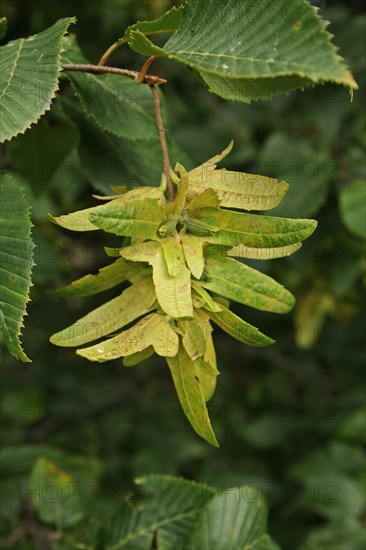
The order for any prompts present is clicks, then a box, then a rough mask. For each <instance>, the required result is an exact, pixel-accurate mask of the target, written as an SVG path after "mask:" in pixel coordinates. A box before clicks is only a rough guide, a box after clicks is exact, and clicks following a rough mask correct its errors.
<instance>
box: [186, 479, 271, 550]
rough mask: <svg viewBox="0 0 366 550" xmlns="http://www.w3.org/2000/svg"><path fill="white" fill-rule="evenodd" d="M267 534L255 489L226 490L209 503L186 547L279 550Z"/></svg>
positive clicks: (264, 514)
mask: <svg viewBox="0 0 366 550" xmlns="http://www.w3.org/2000/svg"><path fill="white" fill-rule="evenodd" d="M254 485H255V484H254ZM266 531H267V510H266V506H265V503H264V502H263V499H262V496H261V495H260V492H259V491H258V487H256V486H254V487H253V485H242V486H239V487H228V488H227V491H224V492H222V493H217V494H216V495H214V496H213V497H212V498H210V499H209V500H208V502H207V504H206V506H205V507H204V509H203V511H202V514H201V516H200V518H199V520H198V522H197V524H196V527H195V529H194V531H193V534H192V536H191V538H190V540H189V543H188V545H187V547H188V548H189V549H190V550H213V549H217V550H218V549H220V550H237V549H239V548H240V549H242V550H279V547H278V546H277V544H276V543H275V542H274V541H273V540H272V539H271V538H270V537H269V535H267V533H266Z"/></svg>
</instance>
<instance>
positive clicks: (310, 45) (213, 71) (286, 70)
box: [129, 0, 357, 102]
mask: <svg viewBox="0 0 366 550" xmlns="http://www.w3.org/2000/svg"><path fill="white" fill-rule="evenodd" d="M331 38H332V36H331V35H330V34H329V33H328V32H327V31H326V23H325V21H324V20H323V19H321V17H319V16H318V14H317V13H316V11H315V9H314V8H312V7H311V6H310V4H309V3H308V2H306V1H305V0H293V1H292V2H291V3H290V4H289V3H288V2H287V1H286V0H279V1H277V2H272V1H271V0H264V1H262V2H256V1H255V0H242V1H241V2H238V1H237V0H228V1H227V2H220V1H219V0H208V1H207V0H195V1H192V2H190V4H188V6H186V8H185V10H184V12H183V19H182V23H181V25H180V28H179V30H178V31H176V32H174V33H173V35H172V36H171V37H170V39H169V40H168V41H167V43H166V44H165V45H164V47H163V48H160V47H158V46H156V45H154V44H153V43H152V42H151V41H150V40H149V39H148V38H146V37H145V36H144V34H143V33H142V32H141V31H139V30H135V31H132V32H131V33H130V39H129V44H130V46H131V48H132V49H134V50H135V51H137V52H139V53H142V54H144V55H160V56H164V57H168V58H170V59H173V60H175V61H179V62H181V63H184V64H186V65H188V66H189V67H191V68H193V69H194V70H195V71H196V72H197V73H198V74H199V76H200V78H201V79H202V80H203V81H204V82H205V83H206V85H207V86H208V88H209V90H210V91H212V92H214V93H216V94H218V95H220V96H221V97H223V98H225V99H232V100H236V101H245V102H250V101H251V100H257V99H270V98H272V97H273V95H274V94H276V93H283V92H288V91H289V90H292V89H295V88H303V87H304V86H307V85H313V84H316V83H320V82H335V83H337V84H344V85H345V86H348V87H349V88H356V87H357V85H356V83H355V81H354V79H353V77H352V75H351V73H350V72H349V71H348V70H347V68H346V67H345V65H344V64H343V61H342V59H341V58H340V57H339V56H338V55H337V53H336V49H335V47H334V46H333V45H332V43H331Z"/></svg>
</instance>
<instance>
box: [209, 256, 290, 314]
mask: <svg viewBox="0 0 366 550" xmlns="http://www.w3.org/2000/svg"><path fill="white" fill-rule="evenodd" d="M204 275H205V277H204V278H202V279H201V280H200V283H199V284H201V285H202V286H203V287H204V288H207V289H208V290H211V291H212V292H216V293H217V294H221V295H222V296H224V297H225V298H229V300H234V301H235V302H240V303H241V304H245V305H248V306H251V307H254V308H256V309H260V310H264V311H273V312H276V313H287V312H288V311H290V310H291V309H292V307H293V306H294V303H295V299H294V297H293V296H292V294H291V293H290V292H289V291H288V290H286V289H285V288H284V287H283V286H282V285H280V284H279V283H277V282H276V281H274V280H273V279H272V278H271V277H268V275H264V274H263V273H260V272H259V271H257V270H256V269H253V268H251V267H248V266H247V265H245V264H243V263H240V262H238V261H236V260H232V259H231V258H222V257H220V256H216V255H215V254H214V250H213V251H211V250H209V253H208V255H207V257H206V264H205V271H204Z"/></svg>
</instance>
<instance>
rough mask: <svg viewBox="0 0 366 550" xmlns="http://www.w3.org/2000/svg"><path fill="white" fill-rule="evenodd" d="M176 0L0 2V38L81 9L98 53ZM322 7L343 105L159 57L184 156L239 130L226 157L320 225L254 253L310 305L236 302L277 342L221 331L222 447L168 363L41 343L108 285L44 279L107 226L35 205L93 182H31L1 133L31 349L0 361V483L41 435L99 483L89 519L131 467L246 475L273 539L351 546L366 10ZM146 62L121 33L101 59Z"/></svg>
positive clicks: (361, 408) (357, 533)
mask: <svg viewBox="0 0 366 550" xmlns="http://www.w3.org/2000/svg"><path fill="white" fill-rule="evenodd" d="M170 5H171V3H170V2H167V1H164V0H161V1H154V2H148V1H142V2H125V1H120V2H117V1H115V0H114V1H113V2H109V1H101V2H97V1H95V2H90V1H85V2H84V1H79V2H68V1H67V0H66V1H65V2H62V3H61V2H57V3H52V2H50V1H49V0H45V1H35V2H24V1H21V0H19V1H15V0H13V1H10V2H8V1H6V0H3V1H2V9H3V14H4V15H6V16H7V17H8V20H9V23H8V34H7V37H6V39H12V38H18V37H20V36H24V37H26V36H28V35H29V34H32V33H36V32H39V31H40V30H43V29H44V28H46V27H47V26H49V25H51V24H52V23H53V22H54V21H55V20H57V19H58V18H60V17H64V16H68V15H76V16H77V17H78V23H77V25H76V26H74V27H73V29H72V30H73V32H76V34H77V35H78V38H79V42H80V45H81V46H82V48H83V49H84V51H85V53H86V54H87V55H88V57H89V59H90V60H92V61H94V62H97V60H98V59H99V57H100V55H101V54H102V53H103V51H104V50H105V49H106V47H107V46H108V45H110V44H111V43H112V42H113V41H114V40H115V39H116V38H118V37H119V36H121V35H122V33H123V30H124V29H125V27H126V26H127V25H128V24H130V23H132V22H134V21H136V19H146V18H154V17H157V16H159V15H160V14H161V13H162V12H163V11H165V10H166V9H167V8H168V7H169V6H170ZM323 14H324V16H325V17H326V18H327V19H329V20H330V21H331V23H332V24H331V27H330V30H331V32H332V33H334V34H335V39H334V42H335V43H336V44H337V45H338V46H339V47H340V49H341V54H342V55H343V56H344V57H345V59H346V61H347V63H348V64H349V66H350V67H351V69H352V71H353V73H354V75H355V77H356V80H357V82H358V84H359V87H360V90H359V91H357V92H355V95H354V100H353V102H350V101H349V96H348V93H347V91H346V90H344V89H338V88H336V87H335V86H321V87H318V88H316V89H313V90H307V91H305V92H299V93H292V94H290V95H289V96H285V97H279V98H277V99H276V100H274V101H272V102H262V103H257V104H254V105H251V106H247V105H244V104H239V103H232V102H224V101H223V100H221V99H220V98H218V97H216V96H213V95H210V94H208V93H207V92H206V90H205V89H204V88H203V86H202V85H201V84H200V82H199V81H198V80H197V79H196V78H195V77H194V75H193V74H191V73H190V71H189V70H188V69H187V68H185V67H184V66H182V65H176V64H174V63H172V62H169V61H166V60H161V61H158V62H156V63H155V65H154V72H156V73H157V74H160V75H162V76H164V77H165V78H167V79H168V80H169V84H168V85H167V86H166V87H165V88H164V92H165V94H166V103H167V110H168V115H169V126H170V129H171V132H172V135H173V137H174V138H175V139H176V140H177V141H178V143H179V144H180V146H181V148H182V149H183V150H184V151H185V152H186V153H187V154H188V156H189V157H190V158H191V159H192V163H193V165H194V164H196V163H200V162H203V161H204V160H206V159H207V158H209V157H210V156H213V155H214V154H216V153H217V152H218V151H220V150H222V149H223V148H224V147H225V146H226V145H227V143H228V142H229V141H230V139H234V141H235V149H234V152H233V153H232V155H231V156H230V157H229V159H228V161H227V166H230V167H231V168H234V169H242V170H245V171H249V172H259V173H264V174H269V175H277V176H279V177H284V176H286V177H287V179H288V180H289V181H290V183H291V184H292V188H293V191H292V192H290V193H289V195H288V197H287V198H286V201H287V202H285V203H284V205H283V207H280V208H279V209H277V212H278V213H279V214H280V215H288V216H294V217H301V216H304V217H306V216H308V217H314V218H316V219H317V220H318V222H319V227H318V230H317V231H316V233H315V234H314V235H313V236H312V237H311V238H310V239H309V241H307V242H306V243H305V244H304V247H303V249H302V250H301V251H300V252H299V253H297V255H295V256H294V257H290V258H288V259H283V260H275V261H273V262H269V263H265V262H254V263H255V264H256V266H258V267H259V268H260V269H261V270H263V271H266V272H268V273H271V274H273V275H274V276H275V277H276V278H277V279H278V280H279V281H281V282H282V283H283V284H285V286H287V288H289V289H290V290H291V291H292V292H293V293H294V294H295V296H296V298H297V300H298V304H299V307H301V308H302V310H301V311H305V313H306V315H305V313H304V314H303V315H302V316H301V315H300V314H296V311H295V315H294V314H291V315H284V316H278V315H271V314H263V313H258V312H254V311H252V310H250V309H249V308H244V307H234V310H235V311H237V312H239V313H240V314H241V315H242V316H244V318H245V319H247V320H248V321H249V322H251V323H252V324H254V325H256V326H258V327H259V328H260V329H261V330H263V331H264V332H265V333H266V334H268V335H270V336H273V337H275V338H276V339H277V344H276V345H275V346H273V347H271V348H268V349H251V348H248V347H245V346H244V345H241V344H239V343H238V342H235V341H233V340H232V339H230V338H229V337H228V336H226V335H224V334H223V333H221V332H220V330H219V329H217V330H216V331H215V334H216V343H217V352H218V359H219V370H220V371H221V375H220V377H219V381H218V388H217V391H216V394H215V396H214V398H213V400H212V402H211V404H210V406H209V410H210V414H211V417H212V421H213V425H214V428H215V431H216V433H217V436H218V439H219V441H220V443H221V447H220V449H218V450H217V449H214V448H211V447H209V446H208V445H207V444H206V443H205V442H203V441H202V440H200V439H199V438H198V437H197V436H196V435H195V433H194V432H193V431H192V430H191V428H190V426H189V425H188V423H187V421H186V419H185V417H184V415H183V412H182V410H181V408H180V406H179V403H178V401H177V398H176V395H175V391H174V388H173V384H172V381H171V379H170V375H169V372H168V369H167V366H166V364H165V363H164V361H163V360H161V359H151V360H148V361H146V363H143V364H142V365H139V366H137V367H134V368H132V369H128V368H125V367H123V366H122V365H121V362H120V361H116V362H110V363H106V364H103V365H99V364H98V365H96V364H94V363H89V362H88V361H86V360H83V359H82V358H80V357H77V356H76V355H75V354H74V351H73V350H68V349H63V348H56V347H53V346H52V345H51V344H49V343H48V338H49V336H50V335H51V334H52V333H53V332H55V331H56V330H58V329H60V328H62V327H64V326H66V325H68V324H71V322H73V321H74V320H75V319H77V318H79V317H81V315H82V313H83V312H86V311H89V310H91V309H92V307H93V305H94V306H95V305H98V304H100V303H101V302H102V301H103V300H104V299H105V295H104V296H103V297H102V298H101V297H97V298H94V299H93V298H87V299H80V300H74V301H71V300H62V299H57V298H54V297H52V295H51V294H49V293H48V290H50V289H52V288H55V287H57V286H62V285H63V284H65V282H66V281H67V282H68V281H70V280H73V279H75V278H76V277H78V276H80V275H82V274H85V273H87V272H90V271H93V272H95V270H96V269H97V268H98V267H99V266H101V265H103V262H105V258H104V252H103V245H104V244H106V243H105V242H104V241H103V240H102V237H99V236H95V235H94V234H93V235H92V237H90V236H89V235H88V234H80V235H75V234H67V233H66V232H64V231H62V230H60V229H58V228H57V227H55V226H53V225H52V224H51V223H50V222H49V221H48V220H47V218H46V212H47V211H49V212H52V213H53V214H58V213H65V212H68V211H71V210H76V209H80V208H82V207H85V206H88V205H90V204H91V199H90V195H91V194H92V193H93V192H94V190H93V188H92V187H91V186H90V185H89V184H88V182H86V181H85V180H84V178H83V176H82V174H81V173H80V171H79V167H78V165H77V164H75V165H72V170H71V171H70V169H69V170H68V171H66V170H65V173H64V174H65V175H64V177H63V178H58V179H57V181H55V180H54V179H52V178H49V181H48V183H44V182H43V183H41V185H40V184H39V181H38V180H39V178H38V179H37V178H32V175H31V174H32V166H31V165H30V166H29V165H28V166H27V171H26V173H25V172H24V166H23V172H22V169H21V168H19V166H18V165H17V163H16V162H14V158H15V157H16V155H15V154H14V152H12V148H11V147H4V148H3V150H2V152H3V155H2V159H3V167H4V168H5V169H10V170H13V171H15V172H16V171H18V172H20V173H22V175H23V177H25V179H27V180H28V183H27V185H28V186H29V189H30V191H29V193H30V196H31V201H32V204H33V216H34V224H35V227H34V231H33V234H34V239H35V241H36V244H37V248H36V251H35V259H36V266H35V268H34V275H33V280H34V287H33V288H32V291H31V298H32V302H31V303H30V305H29V307H28V316H27V317H26V319H25V323H26V327H25V330H24V336H23V342H24V347H25V350H26V352H27V354H28V355H29V356H30V357H31V358H32V359H33V363H32V364H31V365H23V364H21V363H19V362H17V361H15V360H13V359H12V358H10V357H9V356H8V355H7V354H6V353H5V352H3V353H2V358H1V359H2V360H1V363H2V370H1V376H2V402H3V405H2V409H1V424H2V446H3V462H2V476H3V481H5V482H7V481H9V480H11V481H12V482H15V481H16V480H18V481H19V480H23V479H26V478H27V476H28V475H29V472H30V470H31V468H32V466H33V463H34V460H35V457H36V456H37V455H40V454H42V453H43V454H44V453H46V454H47V452H49V451H45V450H44V448H43V446H44V445H47V446H51V447H55V448H58V449H61V450H62V451H63V452H65V453H68V454H69V455H71V456H74V455H79V456H80V457H81V458H80V459H79V460H81V464H82V465H84V466H83V467H82V469H84V473H85V472H86V473H89V474H90V477H91V479H93V480H97V479H98V480H99V483H100V485H99V489H98V498H96V499H89V501H88V502H87V503H86V505H87V506H88V507H89V508H90V512H91V513H92V514H96V515H98V516H99V518H103V517H108V516H109V515H110V514H111V513H112V512H113V511H114V510H115V509H116V506H117V505H118V502H119V500H120V499H123V498H124V496H125V495H126V494H127V493H128V492H129V491H130V490H131V487H132V482H133V479H134V478H135V477H136V476H139V475H142V474H147V473H151V472H156V473H170V474H179V475H183V476H185V477H188V478H191V479H196V480H200V481H205V482H207V483H213V484H216V485H217V486H218V487H219V488H221V489H225V488H228V487H230V486H231V485H235V484H243V483H252V484H255V486H256V487H258V491H260V492H263V493H265V494H266V495H267V498H268V502H269V506H270V516H269V517H270V532H271V534H272V535H273V537H274V538H275V540H277V542H278V543H279V544H281V545H282V546H283V548H285V549H289V550H297V549H299V550H300V549H301V550H315V549H317V550H318V549H324V550H359V549H361V548H363V542H364V539H363V537H364V522H365V509H364V501H363V492H364V481H365V474H364V466H365V455H364V451H363V447H362V445H363V444H364V439H365V393H364V383H363V380H364V378H363V370H364V369H363V368H364V366H365V354H364V351H365V346H364V341H365V336H364V334H365V328H366V326H365V314H364V313H362V309H364V308H363V305H364V302H363V294H362V289H363V284H362V283H363V281H362V278H363V276H364V275H363V272H364V259H363V258H364V257H363V254H364V242H363V241H362V240H361V239H360V238H359V237H357V236H356V235H353V234H352V233H351V232H350V231H348V230H347V228H346V227H345V226H344V225H343V223H342V220H341V217H340V210H339V194H340V192H341V191H342V189H343V188H344V186H346V185H348V184H350V183H351V182H352V181H354V180H356V179H360V178H363V177H364V176H365V165H364V153H363V150H364V147H365V125H364V122H365V113H364V111H363V102H364V90H365V65H366V53H365V47H364V45H363V40H364V35H365V31H366V17H365V14H364V13H362V2H358V1H353V2H328V8H327V9H326V10H325V11H324V12H323ZM142 59H143V58H142V57H141V56H138V55H137V54H134V53H133V52H131V51H130V50H129V48H128V47H127V46H124V47H122V48H121V49H120V50H118V51H117V52H116V54H115V55H114V56H113V57H112V58H111V60H110V62H111V64H115V65H118V66H122V67H129V68H134V69H138V68H139V67H140V66H141V61H142ZM47 116H48V117H49V115H47ZM51 118H52V116H51ZM70 139H71V138H70ZM13 147H14V145H13ZM15 151H16V145H15ZM75 158H76V157H75ZM75 162H76V161H75ZM46 179H47V178H46ZM121 183H123V182H121ZM156 183H157V182H152V184H156ZM299 197H300V199H299ZM274 213H276V212H274ZM254 263H253V265H254ZM107 294H108V293H107ZM110 296H113V293H110ZM306 304H307V305H306ZM304 333H306V334H311V333H312V334H313V336H314V337H313V340H314V342H313V345H310V346H308V347H306V348H304V347H299V346H298V343H299V340H300V343H301V342H303V341H304ZM300 335H303V336H302V338H301V336H300ZM39 446H41V447H39ZM14 447H16V448H14ZM83 460H84V462H83ZM5 494H6V492H5ZM24 500H25V499H24V498H20V497H19V495H16V496H14V497H12V498H8V496H6V497H5V502H4V501H3V506H2V512H1V513H2V515H1V521H0V530H1V535H2V536H3V537H5V538H6V537H8V536H9V534H10V533H11V532H13V531H14V530H15V529H16V528H17V526H18V525H19V524H20V522H21V521H22V518H24V516H25V514H26V512H25V510H24V508H25V506H24ZM4 504H5V505H4ZM16 544H20V546H16V545H13V546H12V547H13V548H15V547H16V548H33V546H32V544H33V543H31V541H30V540H28V541H23V542H19V543H16ZM22 544H23V546H22ZM5 547H6V546H5Z"/></svg>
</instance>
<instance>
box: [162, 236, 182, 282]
mask: <svg viewBox="0 0 366 550" xmlns="http://www.w3.org/2000/svg"><path fill="white" fill-rule="evenodd" d="M160 243H161V245H162V247H163V251H164V258H165V263H166V265H167V268H168V273H169V275H171V276H172V277H175V276H176V275H177V274H178V273H179V271H180V270H181V269H182V267H183V268H184V256H183V250H182V247H181V244H180V242H179V237H178V235H177V233H176V234H175V235H172V236H171V237H165V238H163V239H160Z"/></svg>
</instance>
